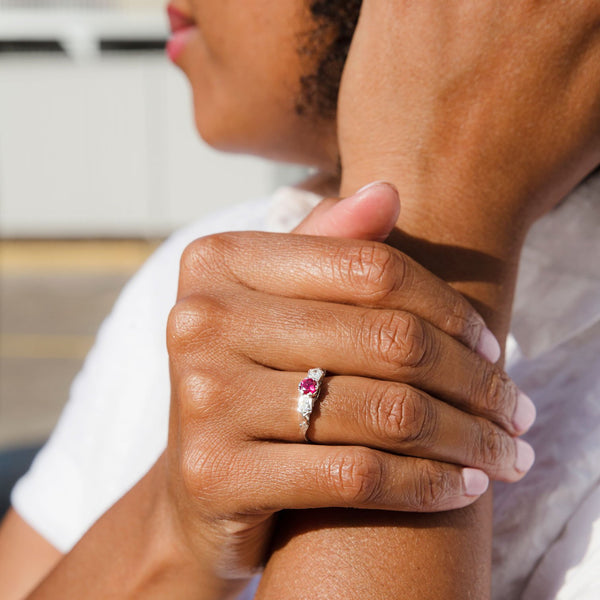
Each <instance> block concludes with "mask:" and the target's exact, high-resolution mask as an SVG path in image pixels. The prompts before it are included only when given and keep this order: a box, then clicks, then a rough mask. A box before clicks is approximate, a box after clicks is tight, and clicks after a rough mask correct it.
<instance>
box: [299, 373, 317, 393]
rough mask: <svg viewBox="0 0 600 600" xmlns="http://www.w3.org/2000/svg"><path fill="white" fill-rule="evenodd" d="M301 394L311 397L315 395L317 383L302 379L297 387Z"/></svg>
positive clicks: (308, 378)
mask: <svg viewBox="0 0 600 600" xmlns="http://www.w3.org/2000/svg"><path fill="white" fill-rule="evenodd" d="M298 388H299V389H300V391H301V392H302V393H303V394H309V395H311V396H312V395H313V394H316V393H317V382H316V381H315V380H314V379H311V378H310V377H307V378H306V379H303V380H302V381H301V382H300V385H299V386H298Z"/></svg>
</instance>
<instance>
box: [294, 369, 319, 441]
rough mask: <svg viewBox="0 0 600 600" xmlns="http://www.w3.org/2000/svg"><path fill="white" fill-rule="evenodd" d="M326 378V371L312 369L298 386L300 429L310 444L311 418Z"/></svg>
mask: <svg viewBox="0 0 600 600" xmlns="http://www.w3.org/2000/svg"><path fill="white" fill-rule="evenodd" d="M324 377H325V369H318V368H317V369H310V370H309V371H308V377H305V378H304V379H303V380H302V381H301V382H300V383H299V384H298V391H299V392H300V393H299V394H298V412H299V413H300V429H301V430H302V434H303V435H304V439H305V440H306V441H307V442H310V440H309V439H308V437H306V434H307V433H308V428H309V427H310V416H311V414H312V411H313V408H314V406H315V402H316V400H317V398H318V397H319V393H320V391H321V384H322V383H323V378H324Z"/></svg>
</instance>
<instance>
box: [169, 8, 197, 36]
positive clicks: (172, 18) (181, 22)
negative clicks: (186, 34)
mask: <svg viewBox="0 0 600 600" xmlns="http://www.w3.org/2000/svg"><path fill="white" fill-rule="evenodd" d="M167 14H168V15H169V23H170V24H171V31H172V32H173V33H177V32H179V31H183V30H185V29H189V28H190V27H195V25H196V22H195V21H194V19H193V18H192V17H191V16H189V15H186V14H185V13H183V12H181V11H180V10H179V9H178V8H175V7H174V6H173V5H172V4H169V6H168V7H167Z"/></svg>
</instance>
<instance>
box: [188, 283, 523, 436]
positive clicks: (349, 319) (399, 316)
mask: <svg viewBox="0 0 600 600" xmlns="http://www.w3.org/2000/svg"><path fill="white" fill-rule="evenodd" d="M178 307H179V310H180V311H181V312H182V313H183V314H184V315H185V314H187V315H194V319H195V323H194V324H193V328H192V327H190V326H191V322H190V321H189V319H185V318H184V321H183V325H184V326H183V328H182V329H183V330H184V331H186V332H187V334H188V335H189V340H188V343H190V344H192V345H193V347H194V348H200V347H202V348H205V349H206V351H207V352H208V349H209V348H212V347H215V348H216V347H218V346H220V345H225V346H227V347H229V348H231V349H232V350H234V351H236V352H238V353H239V354H241V355H243V356H246V357H248V358H250V359H251V360H252V361H254V362H256V363H258V364H262V365H265V366H268V367H271V368H273V369H277V370H283V371H299V370H304V369H308V368H311V367H315V366H319V367H322V368H325V369H327V370H328V371H329V372H330V373H336V374H338V375H358V376H362V377H369V378H373V379H384V380H388V381H395V382H398V383H405V384H409V385H412V386H415V387H418V388H420V389H423V390H424V391H426V392H428V393H430V394H431V395H433V396H435V397H436V398H440V399H442V400H445V401H447V402H450V403H451V404H454V405H455V406H457V407H459V408H461V409H462V410H466V411H468V412H470V413H473V414H476V415H479V416H482V417H485V418H487V419H490V420H492V421H494V422H495V423H497V424H499V425H500V426H502V427H503V428H504V429H506V430H507V431H508V432H509V433H511V434H521V433H523V432H524V431H525V430H526V429H527V428H528V427H529V426H530V425H531V423H532V422H533V420H534V418H535V409H534V408H533V405H532V404H531V401H530V400H529V399H528V398H527V397H526V396H524V395H523V394H521V393H520V392H519V390H518V388H517V387H516V386H515V384H514V383H513V382H512V380H511V379H510V378H509V377H508V376H507V375H506V374H505V373H504V371H502V370H501V369H500V368H498V367H496V366H494V365H492V364H491V363H489V362H488V361H486V360H484V359H482V358H480V357H479V356H478V355H476V354H475V353H473V352H472V351H470V350H469V349H468V348H467V347H465V346H464V345H463V344H461V343H459V342H457V341H456V340H455V339H454V338H452V337H451V336H449V335H447V334H446V333H444V332H443V331H440V330H439V329H437V328H436V327H434V326H432V325H431V324H430V323H429V322H427V321H425V320H423V319H420V318H419V317H416V316H415V315H413V314H411V313H407V312H404V311H394V310H373V309H366V308H360V307H355V306H348V305H341V304H332V303H325V302H314V301H310V300H293V299H290V298H278V299H277V301H275V300H274V299H273V298H272V297H271V296H269V295H267V294H261V293H258V292H248V293H247V294H246V295H245V296H244V298H243V303H242V302H241V301H240V298H239V296H237V295H235V294H231V295H227V296H226V295H221V296H220V297H219V298H214V297H210V296H194V297H190V298H188V299H186V300H185V301H180V302H179V303H178ZM215 351H216V350H215Z"/></svg>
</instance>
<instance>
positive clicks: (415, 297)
mask: <svg viewBox="0 0 600 600" xmlns="http://www.w3.org/2000/svg"><path fill="white" fill-rule="evenodd" d="M217 267H218V268H217ZM216 277H217V278H222V280H221V281H220V284H221V286H222V285H223V284H224V283H225V284H227V282H229V284H230V285H236V284H237V285H239V284H241V285H243V286H244V287H246V288H249V289H252V290H258V291H262V292H266V293H268V294H272V295H275V296H283V297H288V298H302V299H312V300H321V301H326V302H337V303H342V304H352V305H358V306H366V307H372V308H381V309H385V308H387V309H402V310H405V311H407V312H412V313H413V314H415V315H417V316H419V317H421V318H422V319H425V320H427V321H429V322H430V323H432V324H433V325H435V326H436V327H438V328H439V329H441V330H442V331H445V332H446V333H447V334H448V335H451V336H453V337H455V338H456V339H458V340H460V341H461V342H463V343H464V344H466V345H467V346H469V347H470V348H473V349H476V350H478V351H479V352H480V354H482V355H483V356H485V357H486V358H488V359H489V360H490V361H491V362H496V361H497V360H498V358H499V356H500V347H499V345H498V342H497V341H496V340H495V338H494V336H493V335H492V334H491V333H490V332H489V331H488V330H487V328H486V327H485V324H484V322H483V319H482V318H481V316H480V315H479V314H478V313H477V312H476V311H475V309H474V308H473V307H472V306H471V305H470V304H469V303H468V302H467V300H465V298H464V297H463V296H461V295H460V294H459V293H458V292H456V291H455V290H453V289H452V288H451V287H450V286H448V284H446V283H445V282H443V281H442V280H440V279H438V278H437V277H435V276H434V275H432V274H431V273H430V272H429V271H427V270H426V269H424V268H423V267H421V266H420V265H419V264H418V263H416V262H415V261H413V260H412V259H411V258H409V257H408V256H406V255H405V254H402V253H401V252H399V251H398V250H396V249H394V248H391V247H390V246H386V245H385V244H380V243H377V242H367V241H362V242H361V241H355V240H347V239H331V238H321V237H315V236H302V235H292V236H291V235H282V234H269V233H258V232H236V233H226V234H219V235H214V236H209V237H206V238H200V239H199V240H196V241H195V242H193V243H192V244H190V245H189V246H188V247H187V248H186V250H185V252H184V253H183V257H182V266H181V274H180V280H179V294H178V297H179V298H180V299H181V298H185V297H187V296H189V295H192V294H194V293H198V292H203V291H204V290H206V289H207V286H211V287H214V285H215V283H216V282H215V278H216ZM238 289H239V288H238Z"/></svg>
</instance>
